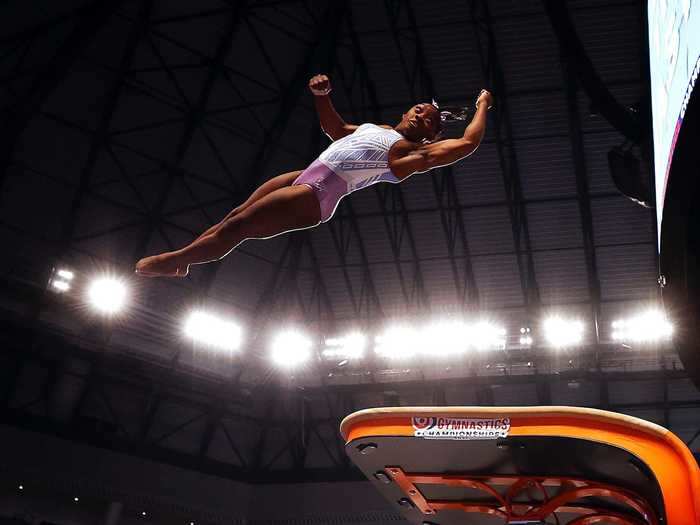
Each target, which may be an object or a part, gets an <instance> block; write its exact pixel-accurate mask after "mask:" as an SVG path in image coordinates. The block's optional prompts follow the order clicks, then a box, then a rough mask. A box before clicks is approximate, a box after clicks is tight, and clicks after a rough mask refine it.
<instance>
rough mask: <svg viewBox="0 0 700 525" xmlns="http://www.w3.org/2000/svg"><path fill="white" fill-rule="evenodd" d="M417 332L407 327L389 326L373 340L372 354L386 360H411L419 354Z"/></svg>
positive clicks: (419, 344) (419, 345)
mask: <svg viewBox="0 0 700 525" xmlns="http://www.w3.org/2000/svg"><path fill="white" fill-rule="evenodd" d="M419 339H420V338H419V334H418V331H417V330H416V329H415V328H413V327H411V326H407V325H393V326H389V327H388V328H387V329H385V330H384V332H383V333H382V334H381V335H378V336H376V337H375V338H374V341H375V346H374V352H375V353H376V354H377V355H378V356H380V357H385V358H388V359H396V358H411V357H415V356H416V355H418V353H419V352H420V347H421V341H420V340H419Z"/></svg>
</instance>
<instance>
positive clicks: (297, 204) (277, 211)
mask: <svg viewBox="0 0 700 525" xmlns="http://www.w3.org/2000/svg"><path fill="white" fill-rule="evenodd" d="M320 222H321V207H320V205H319V202H318V198H317V197H316V194H315V193H314V190H313V189H311V188H310V187H309V186H306V185H298V186H288V187H282V188H279V189H276V190H274V191H272V192H270V193H268V194H267V195H264V196H262V197H260V198H259V199H258V200H257V201H255V202H252V203H250V204H249V205H248V206H247V207H246V208H245V209H242V210H240V211H239V212H237V213H234V214H232V215H231V216H230V217H229V218H228V219H226V220H224V221H222V223H220V225H219V227H218V228H216V229H214V231H212V232H211V233H209V234H208V235H204V236H202V237H199V238H198V239H196V240H195V241H194V242H192V243H191V244H190V245H188V246H186V247H184V248H182V249H181V250H177V251H174V252H168V253H164V254H160V255H155V256H152V257H146V258H145V259H141V260H140V261H139V262H138V263H137V265H136V271H137V272H138V273H142V274H144V275H147V276H176V275H177V274H178V273H183V271H184V272H185V273H186V271H187V268H188V267H189V265H190V264H201V263H207V262H211V261H216V260H219V259H221V258H223V257H224V256H226V255H227V254H228V253H229V252H230V251H231V250H233V249H234V248H235V247H236V246H238V245H239V244H240V243H242V242H243V241H245V240H246V239H265V238H269V237H274V236H275V235H279V234H281V233H285V232H288V231H292V230H299V229H303V228H310V227H312V226H316V225H318V224H319V223H320Z"/></svg>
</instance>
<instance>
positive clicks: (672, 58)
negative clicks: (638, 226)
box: [648, 0, 700, 245]
mask: <svg viewBox="0 0 700 525" xmlns="http://www.w3.org/2000/svg"><path fill="white" fill-rule="evenodd" d="M648 8H649V9H648V21H649V67H650V70H651V101H652V119H653V130H654V134H653V137H654V180H655V183H656V222H657V227H658V228H657V229H658V232H659V239H658V242H659V245H660V242H661V239H660V237H661V221H662V218H663V205H664V196H665V195H666V185H667V183H668V172H669V169H670V168H671V157H672V156H673V148H674V147H675V144H676V138H677V136H678V132H679V130H680V127H681V124H682V122H683V115H684V113H685V108H686V106H687V103H688V99H689V98H690V94H691V93H692V90H693V87H694V85H695V81H696V79H697V75H698V65H699V64H700V12H698V11H700V1H698V0H649V2H648Z"/></svg>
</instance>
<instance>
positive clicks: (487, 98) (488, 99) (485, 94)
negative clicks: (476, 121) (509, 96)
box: [476, 89, 493, 109]
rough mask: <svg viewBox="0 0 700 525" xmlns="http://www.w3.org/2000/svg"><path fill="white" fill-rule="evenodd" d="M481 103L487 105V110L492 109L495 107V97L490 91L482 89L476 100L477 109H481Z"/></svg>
mask: <svg viewBox="0 0 700 525" xmlns="http://www.w3.org/2000/svg"><path fill="white" fill-rule="evenodd" d="M481 102H485V103H486V109H491V108H492V107H493V95H492V94H491V93H490V92H489V91H486V90H485V89H482V90H481V92H480V93H479V97H478V98H477V99H476V107H477V108H478V107H479V103H481Z"/></svg>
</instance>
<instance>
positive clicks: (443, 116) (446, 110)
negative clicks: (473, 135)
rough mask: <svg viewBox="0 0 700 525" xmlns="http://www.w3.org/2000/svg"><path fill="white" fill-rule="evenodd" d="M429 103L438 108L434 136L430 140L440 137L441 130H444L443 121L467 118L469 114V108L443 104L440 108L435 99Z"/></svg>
mask: <svg viewBox="0 0 700 525" xmlns="http://www.w3.org/2000/svg"><path fill="white" fill-rule="evenodd" d="M431 105H432V106H433V107H434V108H435V109H437V110H438V113H440V120H439V121H438V128H437V133H435V137H434V138H433V140H432V141H430V142H435V141H437V140H440V139H441V138H442V137H441V136H442V132H443V131H444V130H445V122H456V121H458V120H467V117H468V116H469V108H466V107H461V106H444V107H442V108H441V107H440V106H439V105H438V103H437V102H436V101H435V99H433V100H432V102H431Z"/></svg>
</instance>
